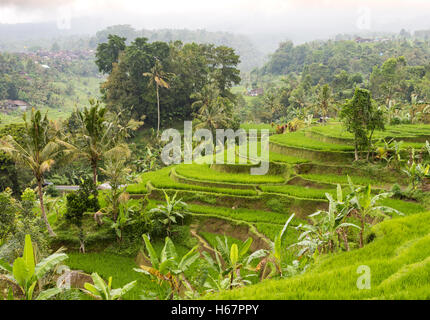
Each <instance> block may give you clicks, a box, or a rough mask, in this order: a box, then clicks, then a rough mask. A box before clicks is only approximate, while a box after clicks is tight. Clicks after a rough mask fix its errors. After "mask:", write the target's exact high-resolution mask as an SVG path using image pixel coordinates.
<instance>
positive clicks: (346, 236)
mask: <svg viewBox="0 0 430 320" xmlns="http://www.w3.org/2000/svg"><path fill="white" fill-rule="evenodd" d="M342 238H343V242H344V244H345V250H346V251H349V243H348V233H347V232H346V230H342Z"/></svg>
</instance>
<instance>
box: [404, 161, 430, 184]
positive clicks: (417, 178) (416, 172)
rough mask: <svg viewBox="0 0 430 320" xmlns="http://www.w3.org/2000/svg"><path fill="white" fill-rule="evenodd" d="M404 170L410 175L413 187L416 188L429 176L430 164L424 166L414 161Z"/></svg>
mask: <svg viewBox="0 0 430 320" xmlns="http://www.w3.org/2000/svg"><path fill="white" fill-rule="evenodd" d="M403 172H404V173H406V175H407V176H408V178H409V183H410V186H411V187H412V189H413V190H416V189H417V188H418V186H419V185H420V184H422V183H423V181H424V179H425V178H426V177H428V176H429V172H430V165H427V166H424V165H422V164H421V163H418V164H417V163H416V162H415V161H413V162H412V164H410V165H408V166H406V167H405V169H403Z"/></svg>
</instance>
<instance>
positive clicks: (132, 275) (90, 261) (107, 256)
mask: <svg viewBox="0 0 430 320" xmlns="http://www.w3.org/2000/svg"><path fill="white" fill-rule="evenodd" d="M67 255H68V256H69V259H67V260H66V261H65V263H66V264H67V265H68V266H69V267H70V268H71V269H74V270H82V271H84V272H85V273H89V274H91V273H93V272H97V273H98V274H99V275H100V276H101V277H102V278H103V279H104V280H107V279H108V278H109V277H112V286H113V288H118V287H122V286H124V285H125V284H127V283H129V282H131V281H134V280H138V283H137V285H136V287H134V288H133V290H131V291H130V292H129V293H127V295H126V296H125V297H124V298H125V299H133V300H134V299H139V297H140V295H141V294H142V291H143V290H144V289H150V288H152V287H153V284H152V283H151V282H150V281H148V280H147V279H145V278H143V277H141V276H139V274H138V273H137V272H135V271H133V268H137V267H138V266H137V265H136V263H135V261H134V259H133V258H132V257H124V256H119V255H116V254H111V253H104V252H101V253H86V254H81V253H74V252H71V253H67Z"/></svg>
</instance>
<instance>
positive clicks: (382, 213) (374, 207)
mask: <svg viewBox="0 0 430 320" xmlns="http://www.w3.org/2000/svg"><path fill="white" fill-rule="evenodd" d="M348 182H349V186H350V188H351V193H350V195H349V197H348V202H349V204H350V205H351V207H352V208H353V209H354V211H355V213H357V216H358V218H359V220H360V223H361V226H360V233H359V245H360V248H362V247H363V246H364V240H363V234H364V227H365V225H366V219H367V218H369V217H371V218H378V217H379V218H383V219H386V218H390V216H389V215H388V214H390V213H395V214H398V215H400V216H403V215H404V214H403V213H402V212H400V211H398V210H396V209H394V208H390V207H387V206H381V205H378V203H379V202H380V201H381V200H382V199H385V198H388V197H391V195H392V193H390V192H385V193H380V194H377V195H372V187H371V186H370V185H368V186H367V187H358V188H357V187H356V186H354V184H353V183H352V180H351V179H350V177H349V176H348Z"/></svg>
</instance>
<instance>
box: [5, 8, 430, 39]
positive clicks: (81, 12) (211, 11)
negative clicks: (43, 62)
mask: <svg viewBox="0 0 430 320" xmlns="http://www.w3.org/2000/svg"><path fill="white" fill-rule="evenodd" d="M429 9H430V1H429V0H210V1H209V0H162V1H154V0H151V1H149V0H116V1H115V0H0V23H24V22H43V21H56V20H57V19H60V20H61V21H63V26H64V25H65V26H67V23H66V24H64V21H66V22H67V20H70V19H71V21H72V25H71V27H72V28H73V27H74V26H73V21H74V19H79V18H80V19H88V22H93V23H94V22H95V21H97V23H98V24H99V25H100V27H105V26H107V25H113V24H125V23H127V24H132V25H133V26H134V27H136V28H139V29H140V28H145V29H159V28H187V29H206V30H209V31H230V32H236V33H244V34H257V33H258V34H261V33H286V34H290V35H291V34H294V33H297V34H305V35H306V36H307V38H309V37H313V38H318V37H324V36H330V35H334V34H337V33H349V32H356V31H360V30H361V31H363V30H369V31H393V32H398V31H400V29H402V28H405V29H408V30H410V31H413V30H417V29H430V19H429V18H430V10H429Z"/></svg>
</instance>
